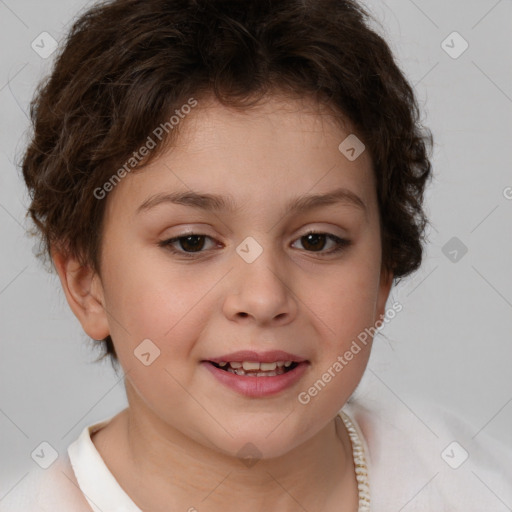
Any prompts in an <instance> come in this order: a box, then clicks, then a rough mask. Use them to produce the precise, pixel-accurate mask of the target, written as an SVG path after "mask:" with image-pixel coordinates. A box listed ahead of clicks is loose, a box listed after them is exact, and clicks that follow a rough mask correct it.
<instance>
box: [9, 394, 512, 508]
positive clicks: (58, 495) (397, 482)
mask: <svg viewBox="0 0 512 512" xmlns="http://www.w3.org/2000/svg"><path fill="white" fill-rule="evenodd" d="M386 402H387V403H385V406H384V405H380V404H381V403H382V402H381V401H380V400H379V399H377V398H375V397H373V398H368V397H363V398H356V399H352V400H349V402H347V404H345V406H344V407H343V408H342V411H341V412H342V413H343V414H342V419H344V422H345V426H347V427H349V425H351V424H352V425H353V430H355V434H354V432H352V434H353V435H352V436H351V441H352V442H353V447H354V440H357V439H358V440H359V441H360V445H361V449H362V451H363V454H364V459H365V462H366V465H367V468H366V469H367V473H368V481H367V482H366V483H365V482H363V483H362V484H361V479H360V478H359V477H360V476H361V474H363V476H364V474H365V473H366V471H364V470H361V471H360V472H359V474H358V480H359V483H360V484H361V485H359V490H360V491H361V489H366V487H365V485H366V484H368V486H369V498H370V506H369V508H366V507H365V506H364V504H361V503H362V502H361V501H360V508H359V510H360V511H361V512H362V511H363V510H364V511H365V512H366V511H367V510H371V511H372V512H388V511H389V512H398V511H403V512H413V511H414V512H433V511H436V512H451V511H454V512H482V511H484V510H485V511H486V512H487V511H492V512H507V511H508V512H510V511H511V510H512V447H511V446H509V445H505V444H504V443H502V442H500V441H498V440H496V439H494V438H491V437H489V436H488V435H487V433H486V430H485V429H484V430H482V431H481V432H479V433H477V432H478V428H477V429H475V427H474V426H470V425H469V424H468V423H467V422H466V421H464V420H463V419H462V418H460V417H457V416H456V415H454V414H452V413H451V412H450V411H448V410H447V409H445V408H442V407H439V406H437V405H434V406H433V405H432V404H429V403H426V402H421V401H417V400H414V401H413V402H412V404H413V406H411V403H409V404H408V405H405V404H404V403H403V402H401V401H400V400H399V399H397V398H393V400H391V401H390V400H389V398H388V399H387V400H386ZM112 417H113V416H111V417H109V418H105V419H103V420H102V421H100V422H97V423H95V424H93V425H90V426H87V427H85V428H84V429H83V430H82V433H81V434H80V436H79V437H78V439H77V440H76V441H74V442H73V443H72V444H71V445H70V446H69V447H68V450H67V453H66V454H65V455H63V456H61V457H59V459H58V460H57V461H56V462H55V463H54V464H52V465H51V466H50V468H48V469H47V470H42V469H41V468H39V467H35V468H34V469H33V470H31V471H30V474H29V475H28V476H27V477H26V478H24V479H22V481H21V482H19V483H18V484H17V485H16V486H15V487H14V488H12V489H11V490H10V491H9V492H8V493H7V496H5V497H4V498H3V499H2V500H1V501H0V511H1V512H42V511H45V512H60V511H65V512H90V511H91V509H92V510H93V511H94V512H141V510H140V509H139V508H138V507H137V506H136V505H135V504H134V503H133V501H132V500H131V499H130V496H129V490H127V491H128V492H126V491H125V490H124V489H123V488H122V487H121V486H120V485H119V483H118V482H117V481H116V479H115V478H114V476H113V475H112V473H111V472H110V471H109V469H108V467H107V466H106V464H105V462H104V461H103V459H102V458H101V456H100V454H99V453H98V451H97V450H96V447H95V446H94V444H93V442H92V440H91V433H92V432H94V431H96V430H98V429H100V428H101V427H103V426H104V425H105V424H106V423H108V422H109V421H110V420H111V419H112ZM348 430H349V433H350V430H351V429H350V428H349V429H348ZM475 434H476V435H475ZM360 462H361V459H358V464H359V466H360ZM356 466H357V465H356ZM361 478H362V477H361ZM18 479H19V477H18V478H15V477H13V481H14V482H16V481H17V480H18ZM12 485H14V483H13V484H11V486H10V487H12ZM4 487H5V486H4ZM146 512H147V511H146Z"/></svg>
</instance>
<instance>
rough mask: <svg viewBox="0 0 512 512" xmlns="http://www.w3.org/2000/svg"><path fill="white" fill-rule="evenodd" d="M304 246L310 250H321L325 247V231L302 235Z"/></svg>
mask: <svg viewBox="0 0 512 512" xmlns="http://www.w3.org/2000/svg"><path fill="white" fill-rule="evenodd" d="M301 240H302V246H303V247H304V248H305V249H307V250H308V251H321V250H322V249H323V248H324V247H325V242H326V240H327V237H326V235H325V233H309V234H307V235H304V236H303V237H301Z"/></svg>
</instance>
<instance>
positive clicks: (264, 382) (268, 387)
mask: <svg viewBox="0 0 512 512" xmlns="http://www.w3.org/2000/svg"><path fill="white" fill-rule="evenodd" d="M235 354H238V352H236V353H235ZM244 354H245V355H244V357H246V356H247V353H244ZM252 354H254V352H252ZM266 354H271V352H268V353H266ZM272 354H274V355H275V353H272ZM279 354H280V356H279V357H281V355H282V354H284V352H280V353H279ZM229 355H230V357H232V356H233V355H234V354H229ZM288 356H291V354H288ZM258 357H261V354H259V355H258ZM242 360H243V361H251V359H242ZM242 360H241V361H242ZM278 360H279V361H281V360H282V359H278ZM285 360H287V361H290V360H292V359H285ZM231 361H237V359H231ZM252 361H261V359H252ZM272 361H276V359H272V360H267V361H263V362H272ZM215 362H217V361H215ZM201 365H203V366H204V367H205V368H206V369H207V370H208V371H210V372H211V373H212V374H213V376H214V377H215V378H216V379H217V380H218V381H219V382H220V383H222V384H224V385H225V386H227V387H229V388H231V389H233V390H234V391H236V392H238V393H240V394H241V395H243V396H246V397H250V398H262V397H266V396H271V395H276V394H278V393H280V392H282V391H284V390H285V389H288V388H291V387H292V386H293V385H294V384H296V383H297V382H298V381H299V380H300V378H301V377H302V376H303V375H304V373H305V372H306V370H307V369H308V367H309V363H308V362H307V361H305V360H302V362H299V364H297V366H296V367H295V368H294V369H293V370H290V371H288V372H286V373H283V374H281V375H274V376H273V377H252V376H247V375H236V374H234V373H231V372H228V371H226V370H221V369H220V368H217V367H216V366H214V365H213V364H211V362H209V361H202V362H201Z"/></svg>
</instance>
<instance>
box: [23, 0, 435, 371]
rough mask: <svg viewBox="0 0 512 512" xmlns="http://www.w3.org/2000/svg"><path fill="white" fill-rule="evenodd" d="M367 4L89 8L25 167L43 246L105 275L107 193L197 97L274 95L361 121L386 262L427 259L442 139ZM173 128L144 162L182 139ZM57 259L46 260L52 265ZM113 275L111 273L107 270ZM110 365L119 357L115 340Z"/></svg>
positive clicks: (270, 0)
mask: <svg viewBox="0 0 512 512" xmlns="http://www.w3.org/2000/svg"><path fill="white" fill-rule="evenodd" d="M370 21H371V18H370V15H369V14H368V13H367V12H366V11H365V10H364V9H363V8H362V7H361V6H360V5H359V4H357V2H356V1H355V0H280V1H276V0H114V1H109V2H102V3H100V4H97V5H95V6H93V7H92V8H91V9H89V10H88V11H87V12H85V13H84V14H82V15H81V16H80V17H79V18H78V19H77V20H76V21H75V23H74V24H73V26H72V28H71V30H70V32H69V34H68V36H67V39H66V41H65V44H64V45H63V46H62V47H61V49H60V51H59V53H58V55H57V58H56V61H55V65H54V68H53V71H52V73H51V75H50V76H49V77H48V78H47V79H46V80H45V81H43V82H41V84H40V85H39V87H38V89H37V91H36V95H35V97H34V99H33V100H32V103H31V106H30V114H31V119H32V124H33V135H32V138H31V140H30V142H29V144H28V147H27V149H26V152H25V154H24V155H23V161H22V164H21V166H22V170H23V176H24V179H25V182H26V185H27V187H28V189H29V191H30V195H31V199H32V202H31V205H30V208H29V210H28V213H29V214H30V216H31V218H32V219H33V221H34V222H35V225H36V229H37V232H38V233H39V235H40V237H41V238H40V240H41V243H42V245H43V247H44V250H43V251H42V252H41V253H40V256H44V257H46V256H50V261H51V250H52V248H55V247H58V248H60V249H61V250H62V249H64V250H66V251H68V252H69V253H70V254H72V255H74V256H76V257H77V258H79V260H80V261H81V262H82V263H83V264H84V265H88V266H90V267H91V268H93V269H94V270H95V271H96V272H97V273H98V274H100V268H99V267H100V266H99V261H100V257H99V256H100V250H101V232H102V221H103V213H104V208H105V202H106V201H102V200H100V199H97V198H96V197H95V193H94V191H95V190H97V189H98V187H102V186H103V185H104V184H105V183H106V182H107V181H108V180H109V178H111V177H112V175H113V171H114V170H115V169H119V168H120V167H121V166H123V164H124V163H125V162H126V161H127V160H129V159H130V157H131V155H132V154H133V152H134V151H136V150H137V149H138V148H140V147H141V146H142V145H143V144H144V143H145V141H146V140H147V137H148V135H149V134H150V133H152V131H153V130H154V129H155V127H157V126H160V125H163V124H164V123H166V122H168V120H169V116H170V115H171V114H172V113H173V112H175V110H176V109H179V108H180V107H181V106H182V105H184V104H185V103H186V102H187V100H190V98H191V97H194V96H195V97H201V96H204V95H207V94H210V95H214V97H215V98H216V99H217V100H218V101H220V102H221V103H222V104H224V105H226V106H232V107H237V108H247V107H248V106H249V105H252V104H254V103H255V102H256V101H257V100H258V98H263V97H264V96H265V95H266V94H268V93H271V92H272V91H274V90H280V91H283V92H285V93H287V94H290V95H297V94H298V95H301V96H306V95H308V96H311V95H312V96H313V97H314V98H315V99H316V100H317V101H318V102H320V103H324V104H326V105H329V106H331V107H333V108H334V109H335V110H336V111H337V112H339V113H340V118H341V115H344V116H346V117H347V118H348V119H349V120H350V121H351V123H352V126H354V127H355V129H356V131H357V134H358V136H359V137H360V138H361V139H362V141H363V142H364V144H365V146H366V148H367V150H369V152H370V155H371V157H372V161H373V165H374V169H375V174H376V181H377V196H378V204H379V213H380V222H381V228H382V261H383V266H384V267H385V268H386V269H387V270H389V271H392V272H393V275H394V279H395V280H400V278H401V277H403V276H406V275H408V274H410V273H411V272H413V271H414V270H416V269H417V268H418V267H419V266H420V264H421V260H422V252H423V251H422V241H423V240H424V239H425V236H424V235H425V227H426V224H427V223H428V220H427V218H426V216H425V214H424V211H423V206H422V204H423V194H424V188H425V185H426V182H427V180H428V178H430V177H431V164H430V161H429V157H428V154H427V153H428V149H429V148H431V147H432V135H431V133H430V131H429V130H428V129H425V128H424V127H423V126H422V125H421V124H420V122H419V109H418V105H417V101H416V99H415V96H414V92H413V89H412V87H411V86H410V84H409V83H408V81H407V79H406V78H405V77H404V75H403V74H402V72H401V71H400V69H399V68H398V66H397V65H396V63H395V61H394V59H393V56H392V53H391V50H390V48H389V46H388V45H387V43H386V42H385V41H384V39H383V38H382V37H381V36H379V35H378V34H377V33H376V32H375V31H374V30H373V29H372V28H371V27H370V23H369V22H370ZM176 133H178V130H169V131H168V132H167V133H166V134H165V135H164V136H163V137H162V138H161V140H158V142H157V144H156V147H155V148H154V149H153V150H152V151H151V152H150V153H149V155H147V157H145V158H144V159H143V160H142V161H141V162H140V165H138V166H137V167H139V168H141V167H142V166H143V165H144V164H145V163H149V161H151V160H152V159H154V158H155V157H156V156H157V155H158V154H159V153H160V152H161V150H162V148H163V147H165V145H166V144H167V143H169V142H170V141H172V139H173V137H174V136H175V134H176ZM45 259H46V258H45ZM100 275H101V274H100ZM102 342H103V343H102V346H103V347H104V354H103V356H102V358H103V357H105V356H107V355H109V356H110V357H111V360H112V361H117V356H116V354H115V350H114V345H113V343H112V340H111V338H110V336H108V337H107V338H106V339H104V340H102Z"/></svg>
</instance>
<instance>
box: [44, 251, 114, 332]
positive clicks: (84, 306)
mask: <svg viewBox="0 0 512 512" xmlns="http://www.w3.org/2000/svg"><path fill="white" fill-rule="evenodd" d="M52 259H53V262H54V264H55V268H56V269H57V273H58V274H59V278H60V282H61V284H62V288H63V290H64V293H65V295H66V299H67V301H68V304H69V307H70V308H71V310H72V311H73V313H74V314H75V316H76V317H77V318H78V321H79V322H80V324H81V325H82V328H83V330H84V331H85V332H86V333H87V335H88V336H90V337H91V338H93V339H94V340H102V339H104V338H105V337H106V336H108V335H109V334H110V329H109V325H108V319H107V313H106V310H105V307H104V304H105V300H104V293H103V286H102V284H101V280H100V278H99V276H98V275H97V274H96V272H94V271H93V270H92V269H91V268H90V267H84V266H83V265H82V264H80V263H79V262H78V260H77V259H76V258H74V257H73V256H69V255H68V254H66V253H64V252H60V251H52Z"/></svg>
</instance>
